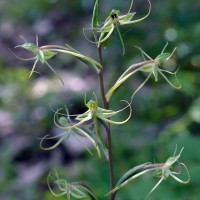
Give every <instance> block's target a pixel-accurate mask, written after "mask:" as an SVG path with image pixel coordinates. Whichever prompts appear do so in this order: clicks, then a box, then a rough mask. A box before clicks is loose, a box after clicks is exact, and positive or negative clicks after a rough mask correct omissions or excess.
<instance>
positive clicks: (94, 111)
mask: <svg viewBox="0 0 200 200" xmlns="http://www.w3.org/2000/svg"><path fill="white" fill-rule="evenodd" d="M125 102H126V101H125ZM126 103H127V104H128V105H127V106H126V107H125V108H123V109H121V110H118V111H113V110H107V109H104V108H100V107H98V102H97V101H94V100H90V101H89V102H88V103H85V105H86V107H87V108H88V110H87V111H86V112H85V113H83V114H79V115H70V116H76V118H75V120H77V121H79V122H77V123H76V124H74V125H67V126H63V125H60V124H58V123H57V114H59V110H58V111H57V112H56V113H55V115H54V122H55V124H56V125H57V126H58V127H59V128H61V129H64V130H66V129H70V128H74V127H78V126H80V125H82V124H84V123H85V122H88V121H90V120H92V121H93V122H94V123H95V121H96V120H100V121H101V122H103V123H109V124H124V123H126V122H127V121H128V120H129V119H130V117H131V113H132V109H131V106H130V104H129V103H128V102H126ZM127 107H129V108H130V113H129V116H128V117H127V118H126V119H125V120H123V121H114V120H111V119H110V118H111V117H113V116H114V115H116V114H118V113H119V112H121V111H123V110H124V109H126V108H127Z"/></svg>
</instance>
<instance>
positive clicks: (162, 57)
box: [155, 53, 170, 65]
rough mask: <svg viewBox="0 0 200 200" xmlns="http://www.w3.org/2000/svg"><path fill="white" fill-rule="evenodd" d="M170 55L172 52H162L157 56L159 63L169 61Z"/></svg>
mask: <svg viewBox="0 0 200 200" xmlns="http://www.w3.org/2000/svg"><path fill="white" fill-rule="evenodd" d="M169 57H170V53H162V54H160V55H158V56H157V57H156V59H155V60H156V61H157V64H158V65H160V64H162V63H163V62H165V61H167V60H168V59H169Z"/></svg>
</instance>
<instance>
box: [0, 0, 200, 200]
mask: <svg viewBox="0 0 200 200" xmlns="http://www.w3.org/2000/svg"><path fill="white" fill-rule="evenodd" d="M151 3H152V12H151V14H150V16H149V17H148V18H147V19H146V20H145V21H142V22H141V23H138V24H135V25H133V26H131V25H130V26H129V27H128V28H127V27H122V28H121V29H120V31H121V34H122V37H123V39H124V43H125V47H126V55H125V56H122V55H121V54H122V52H121V46H120V41H119V38H118V36H117V33H114V34H113V35H112V38H111V40H110V41H109V43H108V45H107V48H106V49H104V51H103V57H104V59H105V60H104V64H105V68H106V69H105V76H106V78H107V79H108V82H107V88H108V87H109V86H111V85H112V84H113V83H114V82H115V81H116V79H117V78H118V77H119V74H120V73H122V72H123V71H124V70H125V69H126V68H127V67H128V66H130V65H131V64H133V63H134V62H138V61H142V60H143V58H142V56H141V54H140V52H139V51H138V50H137V49H136V48H135V47H134V46H135V45H137V46H140V47H141V48H142V49H144V51H145V52H147V53H148V54H149V55H150V56H151V57H153V58H154V57H156V56H157V55H158V53H160V50H161V49H162V48H163V46H164V45H165V44H166V42H167V41H168V42H169V46H168V49H169V52H171V50H173V49H174V47H177V51H176V52H175V55H174V56H173V59H172V60H171V61H170V62H168V64H167V65H166V66H165V67H166V69H171V70H173V69H175V66H178V67H180V70H179V72H178V75H177V76H178V79H179V81H180V83H181V85H182V88H181V89H180V90H174V89H172V88H171V87H169V86H168V85H167V84H166V82H165V81H163V80H161V79H159V80H158V82H157V83H156V84H155V83H154V80H153V79H152V81H151V80H150V81H149V82H148V83H147V84H146V86H145V87H144V88H143V89H142V90H141V91H140V92H139V93H137V95H136V96H135V98H134V102H133V116H132V119H131V120H130V121H129V122H128V123H126V124H124V125H123V126H121V127H112V131H113V133H112V134H113V147H114V149H113V152H114V161H115V171H116V180H118V179H119V178H120V175H122V174H124V172H125V171H127V170H128V169H130V168H132V167H133V166H134V165H137V164H140V163H144V162H147V161H153V159H155V160H156V161H157V162H159V161H161V162H162V161H165V160H166V158H168V157H169V155H171V154H172V152H173V151H174V148H175V146H176V144H177V145H178V147H180V148H181V147H182V146H184V147H185V148H184V151H183V153H182V157H181V161H184V163H185V164H186V165H187V166H188V169H189V172H190V175H191V182H190V184H188V185H185V186H183V185H177V183H176V182H174V181H173V180H172V181H167V182H163V183H162V184H161V185H160V187H159V188H158V190H157V191H155V192H154V194H152V196H151V197H150V199H154V200H155V199H159V200H160V199H162V200H165V199H166V200H169V199H175V200H179V199H180V200H187V199H189V200H196V199H199V198H200V191H199V187H200V175H199V174H200V168H199V165H200V155H199V146H200V101H199V98H200V92H199V86H200V79H199V77H200V48H199V46H200V20H199V19H200V14H199V10H200V2H199V1H198V0H191V1H187V0H182V1H177V0H176V1H174V0H173V1H172V0H163V1H159V0H154V1H152V2H151ZM93 4H94V1H93V0H73V1H59V0H43V1H41V0H29V1H26V0H16V1H11V0H1V1H0V47H1V48H0V157H1V162H0V199H2V200H17V199H25V200H38V199H43V200H50V199H51V200H53V199H56V198H54V197H53V196H52V195H51V194H50V191H49V190H48V188H47V184H46V177H47V174H48V173H49V171H50V169H51V168H56V169H57V171H59V173H60V175H61V176H63V177H69V178H70V179H73V180H80V179H81V180H84V181H86V182H87V184H88V185H91V186H93V190H94V193H96V194H97V196H98V197H102V196H103V195H104V194H105V193H107V192H108V188H109V186H108V185H109V182H108V175H107V166H106V164H105V161H103V160H98V158H95V156H93V157H90V155H88V154H87V152H85V151H83V149H82V148H81V147H80V146H81V145H79V143H76V141H75V140H74V139H73V138H72V139H71V140H69V141H67V142H66V143H63V144H61V145H60V146H59V147H58V148H57V149H55V150H54V151H51V152H48V151H42V150H40V148H39V140H38V139H37V138H41V137H43V136H44V135H46V134H52V135H55V134H57V133H59V130H58V129H56V128H55V126H54V125H53V114H54V113H53V111H52V110H51V109H53V110H56V109H57V108H59V107H61V106H63V105H66V104H67V106H68V108H69V109H70V112H73V113H83V112H84V111H85V110H84V102H83V96H84V94H85V93H87V94H88V95H90V94H92V92H93V91H94V90H95V88H96V86H97V83H96V80H97V78H96V75H95V74H94V72H93V71H91V70H90V69H89V68H86V67H85V66H83V65H84V64H82V63H81V62H79V61H77V60H73V59H72V58H71V57H68V56H57V57H56V58H55V59H53V60H52V61H51V65H52V66H54V67H55V68H56V70H57V71H58V73H59V74H60V75H61V76H62V78H63V80H64V82H65V85H64V86H62V85H61V84H60V82H59V81H57V79H56V77H54V75H53V74H52V73H51V72H49V71H46V68H42V66H37V67H38V68H39V71H40V72H41V74H42V75H41V76H40V75H39V74H35V75H34V77H32V78H31V79H28V72H29V71H30V69H31V67H32V63H30V62H29V61H27V62H24V61H23V62H22V61H21V60H19V59H17V58H16V57H15V56H14V55H13V54H12V53H11V51H9V49H11V50H12V51H14V52H15V53H16V54H17V55H18V56H20V57H23V58H24V57H27V56H29V55H28V54H26V53H25V52H24V51H19V50H16V49H14V47H15V46H16V45H19V44H22V43H23V41H21V38H20V35H22V36H24V37H25V38H26V39H27V40H28V41H32V42H33V43H35V37H36V34H37V35H38V37H39V43H40V45H41V44H42V45H43V44H62V45H63V44H65V43H68V44H70V45H72V46H73V47H76V49H79V50H80V52H83V53H84V55H88V56H91V57H93V58H94V59H96V58H97V54H96V49H95V45H93V44H91V43H89V42H88V41H87V40H85V38H84V36H83V34H82V29H83V28H90V27H91V16H92V7H93ZM129 4H130V2H129V1H122V0H116V1H111V0H99V5H100V10H99V16H100V20H101V21H100V22H99V23H101V22H103V21H104V20H105V17H106V16H108V14H109V13H110V11H111V10H112V9H116V10H118V9H119V10H121V12H124V13H126V12H127V9H128V6H129ZM147 9H148V4H147V3H146V1H145V0H144V1H139V0H138V1H134V5H133V11H136V12H137V13H136V16H135V17H138V18H139V17H141V16H143V15H144V14H145V13H146V11H147ZM89 31H90V30H88V29H87V31H86V34H90V33H89ZM87 32H88V33H87ZM118 73H119V74H118ZM144 78H145V74H143V73H142V72H141V74H138V75H137V76H134V77H133V79H130V80H129V81H128V82H127V83H126V84H127V85H126V86H127V88H126V89H123V88H120V89H119V93H118V94H116V95H114V96H113V98H112V101H111V108H112V109H113V110H115V109H117V108H118V105H119V103H120V100H121V99H126V100H127V99H129V98H130V97H131V94H130V92H129V91H130V90H131V91H133V88H134V89H135V88H137V87H138V85H140V83H141V82H142V81H143V80H144ZM172 81H173V80H172ZM126 114H127V113H126ZM125 116H126V115H125ZM122 117H123V116H120V119H123V118H122ZM120 119H119V120H120ZM94 155H95V154H94ZM156 181H157V179H155V180H154V179H153V180H152V178H151V177H148V176H145V177H143V178H141V179H138V181H137V182H135V183H132V184H130V185H129V186H128V187H127V188H125V189H123V190H121V191H120V192H119V193H118V198H119V199H123V200H126V199H127V200H129V199H131V200H132V199H133V200H141V199H144V197H145V194H148V192H149V191H150V189H151V188H152V187H153V186H154V185H155V183H156ZM59 199H61V200H62V199H65V197H61V198H59ZM101 199H103V198H101ZM105 199H106V197H105Z"/></svg>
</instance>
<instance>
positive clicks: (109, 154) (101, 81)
mask: <svg viewBox="0 0 200 200" xmlns="http://www.w3.org/2000/svg"><path fill="white" fill-rule="evenodd" d="M97 48H98V55H99V63H100V64H101V65H102V66H103V60H102V51H101V45H100V44H99V45H98V46H97ZM98 76H99V84H100V91H101V98H102V101H103V105H104V108H105V109H109V102H108V101H107V100H106V95H105V87H104V80H103V68H101V69H100V70H99V73H98ZM106 137H107V145H108V162H109V176H110V190H112V189H114V187H115V183H114V170H113V158H112V138H111V130H110V126H106ZM114 199H115V194H114V193H111V194H110V200H114Z"/></svg>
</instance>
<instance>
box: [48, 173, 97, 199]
mask: <svg viewBox="0 0 200 200" xmlns="http://www.w3.org/2000/svg"><path fill="white" fill-rule="evenodd" d="M47 184H48V187H49V190H50V191H51V193H52V195H53V196H55V197H60V196H63V195H66V196H67V199H68V200H70V199H71V197H73V198H76V199H82V198H86V197H87V198H88V197H89V198H90V199H91V200H97V199H96V197H95V195H94V193H93V192H92V190H91V189H90V188H89V187H88V186H87V185H85V184H83V183H80V182H68V181H67V180H66V179H61V178H59V176H58V173H57V171H56V170H54V171H52V172H51V173H49V175H48V177H47ZM52 186H54V187H52Z"/></svg>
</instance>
